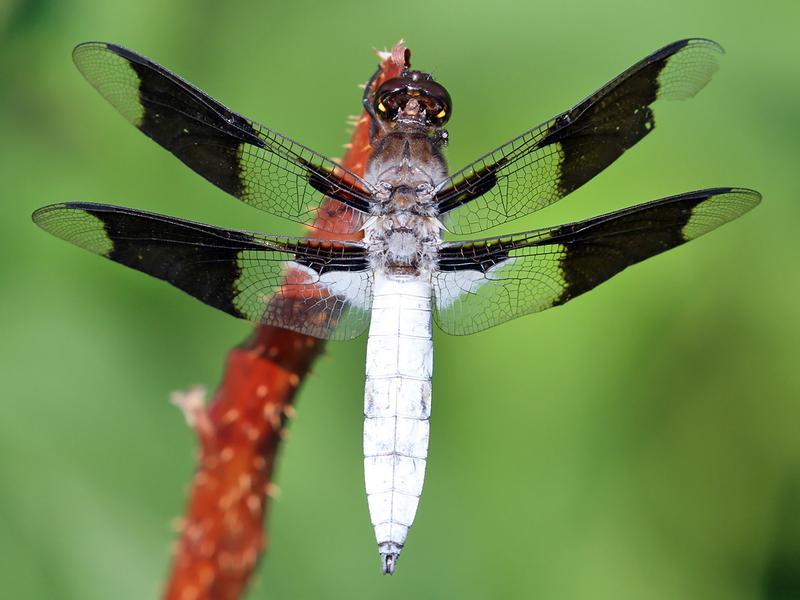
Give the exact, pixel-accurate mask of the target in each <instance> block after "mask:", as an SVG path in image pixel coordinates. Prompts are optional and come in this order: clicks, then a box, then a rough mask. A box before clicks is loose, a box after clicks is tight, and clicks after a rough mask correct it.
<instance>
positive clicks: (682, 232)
mask: <svg viewBox="0 0 800 600" xmlns="http://www.w3.org/2000/svg"><path fill="white" fill-rule="evenodd" d="M760 200H761V195H760V194H759V193H758V192H755V191H753V190H747V189H742V188H717V189H710V190H701V191H697V192H689V193H686V194H681V195H678V196H672V197H669V198H664V199H661V200H655V201H653V202H648V203H646V204H640V205H638V206H633V207H631V208H627V209H624V210H620V211H617V212H613V213H609V214H606V215H602V216H599V217H594V218H592V219H587V220H585V221H579V222H577V223H570V224H568V225H561V226H558V227H552V228H548V229H540V230H536V231H531V232H528V233H521V234H517V235H514V236H511V237H497V238H488V239H484V240H477V241H472V242H453V243H447V244H444V245H443V246H442V248H441V250H440V255H439V258H438V264H437V270H436V271H435V272H434V274H433V292H434V296H435V300H434V319H435V320H436V323H437V324H438V325H439V327H441V328H442V329H443V330H444V331H445V332H447V333H450V334H454V335H463V334H468V333H474V332H476V331H481V330H483V329H487V328H489V327H493V326H494V325H499V324H500V323H504V322H505V321H509V320H511V319H515V318H517V317H520V316H522V315H526V314H529V313H533V312H538V311H541V310H544V309H546V308H550V307H552V306H558V305H560V304H564V303H565V302H567V301H569V300H571V299H572V298H575V297H576V296H579V295H580V294H583V293H584V292H587V291H589V290H591V289H592V288H594V287H595V286H597V285H599V284H601V283H602V282H604V281H606V280H607V279H609V278H611V277H613V276H614V275H616V274H617V273H619V272H620V271H622V270H624V269H625V268H626V267H629V266H631V265H634V264H636V263H638V262H640V261H643V260H645V259H646V258H649V257H651V256H654V255H656V254H659V253H661V252H664V251H665V250H669V249H670V248H674V247H675V246H679V245H681V244H683V243H684V242H688V241H689V240H693V239H694V238H696V237H699V236H701V235H703V234H705V233H708V232H709V231H711V230H713V229H716V228H717V227H719V226H720V225H723V224H724V223H727V222H728V221H731V220H733V219H735V218H737V217H739V216H741V215H743V214H744V213H746V212H747V211H748V210H750V209H751V208H753V207H754V206H756V205H757V204H758V203H759V201H760Z"/></svg>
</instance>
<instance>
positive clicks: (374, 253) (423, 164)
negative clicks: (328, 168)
mask: <svg viewBox="0 0 800 600" xmlns="http://www.w3.org/2000/svg"><path fill="white" fill-rule="evenodd" d="M375 146H376V148H375V153H374V155H373V157H372V160H370V162H369V164H368V165H367V169H366V173H365V179H366V180H367V181H368V182H369V183H370V184H371V185H372V186H373V189H374V190H375V195H374V200H375V203H374V204H373V207H372V211H371V212H372V218H371V219H369V221H368V222H367V225H366V226H365V228H364V237H365V241H367V243H368V247H369V253H370V263H371V264H372V266H373V267H374V268H377V269H381V270H386V271H388V272H399V273H402V274H414V273H416V272H419V271H420V270H427V269H429V267H430V265H431V264H432V262H433V261H434V259H435V246H436V245H437V244H438V243H439V242H440V241H441V236H440V232H441V229H442V223H441V221H440V220H439V218H438V213H437V210H436V204H435V197H434V186H435V185H436V183H437V182H439V181H441V180H443V179H444V178H445V177H447V166H446V163H445V161H444V157H443V156H442V154H441V152H440V149H439V147H438V144H437V142H436V141H435V140H434V139H432V138H430V137H429V136H427V135H425V134H423V133H420V132H418V131H413V130H408V129H405V130H402V129H401V130H396V131H393V132H391V133H389V134H387V135H386V136H385V137H383V138H381V139H380V140H378V141H377V142H376V143H375Z"/></svg>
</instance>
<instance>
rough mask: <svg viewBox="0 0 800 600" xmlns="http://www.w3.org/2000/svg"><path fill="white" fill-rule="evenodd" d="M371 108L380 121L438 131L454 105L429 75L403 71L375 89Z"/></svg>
mask: <svg viewBox="0 0 800 600" xmlns="http://www.w3.org/2000/svg"><path fill="white" fill-rule="evenodd" d="M374 108H375V113H376V114H377V115H378V117H379V118H380V119H382V120H383V121H387V122H405V123H408V124H412V125H418V126H423V127H437V128H438V127H442V126H443V125H444V124H445V123H446V122H447V120H448V119H449V118H450V113H451V112H452V109H453V103H452V101H451V100H450V94H448V93H447V90H446V89H444V86H442V85H440V84H438V83H436V82H435V81H434V80H433V77H431V75H430V74H428V73H423V72H422V71H406V72H405V73H403V75H401V76H400V77H394V78H392V79H389V80H387V81H385V82H384V83H383V84H382V85H381V86H380V87H379V88H378V90H377V91H376V92H375V100H374Z"/></svg>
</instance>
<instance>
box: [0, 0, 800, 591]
mask: <svg viewBox="0 0 800 600" xmlns="http://www.w3.org/2000/svg"><path fill="white" fill-rule="evenodd" d="M799 23H800V5H798V3H797V2H795V1H789V0H786V1H774V2H769V3H755V2H753V3H731V2H727V1H723V0H713V1H704V2H697V1H696V0H669V1H663V2H658V3H656V2H647V3H641V4H637V3H631V2H625V1H621V0H606V1H604V2H590V1H587V0H582V1H579V2H556V1H552V0H547V1H543V2H536V3H526V4H525V5H524V6H523V3H518V2H511V1H507V0H496V1H495V2H491V3H487V2H476V1H468V2H467V1H459V2H455V1H452V0H451V1H448V2H436V3H433V2H427V1H426V2H421V1H419V0H406V1H405V2H400V3H385V2H384V3H369V4H363V5H362V4H357V3H352V2H339V3H334V2H330V3H327V4H325V3H312V2H306V1H295V2H292V3H286V2H280V3H279V2H257V1H252V2H228V3H223V2H210V1H204V2H190V1H188V0H172V1H170V2H165V1H164V0H137V1H136V2H125V3H109V2H99V1H89V0H61V1H59V2H56V1H55V0H36V1H27V2H26V1H21V0H18V1H13V0H12V1H10V2H9V0H5V4H0V36H2V37H1V39H0V65H2V68H0V73H1V76H0V132H1V133H0V135H2V141H0V145H1V146H2V148H3V152H2V161H0V176H1V178H0V180H1V181H2V194H3V198H4V209H3V213H2V215H3V216H2V218H1V219H0V227H1V228H2V230H1V233H2V235H0V240H2V241H1V242H0V244H2V247H3V251H2V252H0V281H2V286H3V290H2V294H0V319H2V329H1V330H0V331H2V334H1V335H2V343H0V369H2V383H3V387H4V400H3V401H2V402H0V587H2V592H1V593H0V596H2V597H3V598H25V599H28V598H31V599H34V598H47V599H54V598H59V599H73V598H74V599H78V598H80V599H84V600H88V599H107V598H114V599H117V600H123V599H137V600H141V599H143V598H155V597H157V595H158V592H159V590H160V587H161V585H162V582H163V580H164V578H165V574H166V572H167V565H168V561H169V557H170V543H171V541H172V540H173V533H172V532H171V529H170V520H171V519H172V518H173V517H175V516H177V515H179V514H180V513H181V512H182V509H183V504H184V498H185V492H186V486H187V482H188V481H189V478H190V476H191V473H192V469H193V454H194V438H193V435H192V433H191V432H190V431H189V430H188V429H187V427H186V426H185V424H184V421H183V418H182V417H181V415H180V414H179V413H178V411H177V410H176V409H175V408H174V407H172V406H171V405H170V404H169V403H168V400H167V399H168V394H169V392H170V391H171V390H175V389H182V388H185V387H187V386H189V385H191V384H195V383H206V384H208V385H209V386H210V387H211V388H212V389H213V387H214V386H215V385H216V383H217V381H218V379H219V376H220V373H221V366H222V360H223V357H224V354H225V352H226V351H227V350H228V349H229V348H230V347H231V346H233V345H234V344H235V343H237V342H238V341H239V340H240V339H242V338H243V337H244V336H245V335H246V334H247V332H248V325H247V324H245V323H241V322H237V321H235V320H234V319H231V318H229V317H227V316H225V315H223V314H222V313H219V312H216V311H214V310H212V309H209V308H207V307H205V306H203V305H201V304H200V303H197V302H196V301H194V300H192V299H190V298H188V297H186V296H184V295H182V294H180V293H178V292H176V291H175V290H173V289H171V288H170V287H168V286H167V285H164V284H162V283H160V282H157V281H155V280H151V279H148V278H146V277H145V276H143V275H140V274H138V273H135V272H132V271H128V270H126V269H123V268H121V267H119V266H118V265H114V264H112V263H110V262H107V261H103V260H100V259H98V258H96V257H93V256H91V255H89V254H87V253H83V252H81V251H79V250H77V249H75V248H72V247H70V246H68V245H66V244H64V243H63V242H61V241H59V240H56V239H54V238H52V237H49V236H47V235H46V234H44V233H43V232H41V231H39V230H38V229H37V228H35V227H34V226H33V225H32V224H31V222H30V217H29V215H30V213H31V211H33V210H34V209H35V208H37V207H39V206H42V205H44V204H49V203H53V202H59V201H66V200H87V201H98V202H109V203H115V204H121V205H126V206H132V207H136V208H140V209H146V210H152V211H157V212H163V213H167V214H172V215H178V216H182V217H187V218H192V219H197V220H201V221H206V222H209V223H214V224H218V225H224V226H235V227H242V228H249V229H260V230H264V231H270V232H291V233H296V232H298V231H299V230H298V228H296V227H294V226H292V225H290V224H287V223H286V222H282V221H279V220H278V219H273V218H271V217H269V216H268V215H266V214H264V213H259V212H258V211H255V210H252V209H250V208H248V207H246V206H244V205H240V204H238V203H237V202H235V201H233V200H231V199H230V198H228V197H226V196H225V195H224V194H223V193H222V192H220V191H219V190H217V189H215V188H213V187H212V186H211V185H209V184H207V183H206V182H205V181H204V180H202V179H201V178H200V177H198V176H197V175H195V174H194V173H192V172H191V171H189V170H188V169H187V168H185V167H184V166H183V165H181V164H180V163H179V162H178V161H176V160H174V159H173V158H172V157H170V156H169V155H168V154H167V153H165V152H164V151H163V150H161V149H160V148H158V146H156V145H155V144H154V143H152V142H151V141H149V140H148V139H146V138H145V137H144V136H142V135H141V134H139V133H138V132H136V131H135V130H134V129H133V128H132V127H131V126H130V125H129V124H127V123H126V122H125V121H124V119H122V118H121V117H120V116H119V115H118V114H116V113H115V111H114V110H113V109H112V108H111V107H110V106H109V105H107V104H106V103H105V102H104V101H103V100H102V99H101V98H100V96H99V95H98V94H97V93H96V92H95V91H94V90H92V89H91V88H90V87H89V86H88V85H87V84H86V82H85V81H84V80H83V79H82V78H81V77H80V75H79V74H78V72H77V71H76V69H75V68H74V67H73V66H72V64H71V62H70V50H71V48H72V47H73V46H74V45H75V44H76V43H78V42H81V41H85V40H91V39H101V40H108V41H114V42H116V43H119V44H123V45H126V46H129V47H131V48H134V49H136V50H138V51H140V52H142V53H144V54H146V55H148V56H150V57H151V58H153V59H155V60H156V61H157V62H160V63H162V64H164V65H166V66H168V67H169V68H171V69H173V70H175V71H177V72H178V73H180V74H182V75H183V76H185V77H186V78H188V79H189V80H190V81H192V82H194V83H195V84H197V85H199V86H200V87H201V88H203V89H205V90H207V91H208V92H209V93H211V94H212V95H213V96H215V97H217V98H219V99H220V100H222V101H223V102H225V103H226V104H228V105H230V106H232V107H233V108H234V109H236V110H238V111H240V112H242V113H244V114H246V115H248V116H251V117H253V118H255V119H257V120H259V121H263V122H265V123H266V124H267V125H269V126H271V127H273V128H275V129H277V130H278V131H281V132H283V133H286V134H287V135H290V136H292V137H294V138H296V139H298V140H299V141H301V142H303V143H304V144H307V145H309V146H311V147H312V148H314V149H316V150H318V151H320V152H322V153H325V154H328V155H332V156H340V155H341V154H342V153H343V150H342V144H343V143H345V142H346V141H347V139H348V137H349V136H348V132H347V131H346V127H345V117H346V116H347V115H349V114H354V113H356V112H358V109H359V104H358V102H359V97H360V90H358V89H357V87H356V84H357V83H359V82H363V81H364V80H365V79H366V78H367V76H368V75H369V74H370V73H371V72H372V70H373V69H374V67H375V64H376V59H375V58H374V56H373V55H372V53H371V48H372V47H373V46H376V47H381V48H382V47H390V46H391V45H392V44H393V43H394V42H395V41H397V40H398V39H399V38H401V37H403V38H405V39H406V41H407V43H408V45H409V46H410V48H411V49H412V51H413V62H414V65H415V66H416V67H418V68H422V69H425V70H431V71H433V73H434V74H435V75H436V76H437V78H439V79H440V80H441V81H442V82H443V83H444V84H445V85H447V86H448V88H449V90H450V92H451V94H452V96H453V98H454V99H455V113H454V118H453V120H452V121H451V124H450V134H451V140H452V143H451V147H450V150H449V159H450V162H451V165H452V166H453V167H459V166H461V165H463V164H464V163H465V162H467V161H469V160H471V159H473V158H475V157H477V155H479V154H482V153H483V152H485V151H487V150H489V149H491V148H494V147H495V146H497V145H499V144H500V143H502V142H505V141H506V140H507V139H509V138H510V137H512V136H514V135H516V134H517V133H519V132H520V131H522V130H524V129H527V128H528V127H531V126H533V125H534V124H536V123H538V122H540V121H542V120H544V119H546V118H549V117H550V116H552V115H554V114H556V113H557V112H560V111H561V110H564V109H566V108H568V107H569V106H571V105H572V104H573V103H574V102H576V101H578V100H579V99H581V98H582V97H583V96H584V95H586V94H587V93H589V92H591V91H593V90H594V89H596V88H597V87H598V86H599V85H601V84H602V83H604V82H605V81H606V80H607V79H609V78H610V77H612V76H614V75H616V74H617V73H619V72H620V71H622V70H623V69H624V68H626V67H627V66H629V65H630V64H631V63H633V62H634V61H636V60H638V59H639V58H641V57H643V56H644V55H646V54H647V53H649V52H650V51H652V50H655V49H656V48H658V47H660V46H662V45H664V44H666V43H668V42H670V41H673V40H675V39H678V38H682V37H687V36H691V35H701V36H707V37H711V38H714V39H716V40H718V41H720V42H721V43H722V44H723V45H724V46H725V47H726V49H727V55H726V56H725V57H723V59H722V69H721V70H720V72H719V73H718V74H717V76H716V77H715V80H714V81H713V82H712V84H711V85H710V86H709V87H708V88H707V89H706V90H704V91H703V92H702V93H701V94H700V95H699V96H698V97H697V98H695V99H693V100H691V101H689V102H685V103H674V104H670V105H666V106H663V107H662V110H661V115H662V118H661V120H660V125H659V127H658V129H657V132H656V133H655V134H654V135H652V136H650V137H649V138H648V139H646V140H645V141H644V142H642V143H641V144H640V146H638V147H637V148H636V149H635V150H634V151H632V152H630V153H628V154H626V155H625V156H624V157H622V158H621V159H620V160H619V161H618V162H617V163H616V164H615V165H614V166H613V167H612V168H610V169H609V170H608V171H607V172H605V173H603V174H602V175H601V176H599V177H598V178H597V179H595V180H594V181H592V182H591V183H590V184H589V185H587V186H585V187H584V188H583V189H581V190H579V191H578V192H576V193H574V194H573V195H572V196H570V198H569V199H568V200H565V201H563V202H561V203H560V204H559V205H557V206H554V207H552V208H550V209H547V210H545V211H542V212H541V213H538V214H536V215H533V216H531V217H530V218H527V219H525V220H523V221H519V222H516V223H514V224H512V225H511V226H509V227H507V228H506V229H504V230H503V231H506V232H511V231H515V230H524V229H531V228H534V227H538V226H544V225H551V224H557V223H560V222H565V221H570V220H574V219H577V218H580V217H587V216H590V215H594V214H598V213H601V212H603V211H608V210H611V209H615V208H620V207H623V206H627V205H630V204H634V203H637V202H640V201H645V200H650V199H654V198H658V197H662V196H666V195H669V194H673V193H677V192H682V191H687V190H692V189H698V188H703V187H712V186H717V185H743V186H749V187H754V188H756V189H758V190H760V191H761V192H762V193H763V194H764V197H765V201H764V203H763V204H762V205H761V206H760V207H758V208H757V209H756V210H755V211H754V212H753V213H751V214H748V215H747V216H746V217H744V218H743V219H741V220H740V221H737V222H734V223H733V224H730V225H727V226H725V227H724V228H722V229H721V230H719V231H717V232H714V233H712V234H711V235H709V236H708V237H705V238H703V239H702V240H699V241H696V242H693V243H692V244H690V245H688V246H685V247H682V248H680V249H678V250H675V251H672V252H670V253H668V254H667V255H664V256H660V257H658V258H655V259H652V260H651V261H649V262H647V263H646V264H644V265H640V266H637V267H634V268H632V269H631V270H630V271H627V272H626V273H624V274H623V275H621V276H619V277H618V278H616V279H614V281H613V282H611V283H609V284H607V285H604V286H602V287H601V288H599V289H597V290H595V291H593V292H592V293H591V294H589V295H587V296H584V297H582V298H580V299H578V300H576V301H574V302H572V303H570V304H569V305H568V306H567V307H564V308H560V309H558V310H552V311H548V312H545V313H542V314H540V315H536V316H531V317H528V318H525V319H521V320H518V321H514V322H513V324H506V325H504V326H501V327H498V328H496V329H493V330H490V331H487V332H485V333H482V334H478V335H474V336H471V337H464V338H451V337H447V336H445V335H438V334H437V339H436V352H437V353H436V369H435V379H434V413H433V421H432V437H431V447H430V461H429V464H428V477H427V482H426V488H425V492H424V495H423V498H422V502H421V504H420V510H419V513H418V516H417V520H416V524H415V526H414V529H413V530H412V532H411V535H410V538H409V543H408V545H407V547H406V550H405V552H404V553H403V556H402V558H401V560H400V564H399V567H398V572H397V574H396V575H395V576H394V577H392V578H387V577H381V576H380V575H379V572H378V559H377V556H376V551H375V541H374V538H373V533H372V529H371V527H370V524H369V517H368V514H367V505H366V499H365V496H364V491H363V481H362V459H361V427H362V417H361V414H362V402H363V399H362V393H363V390H362V385H363V377H364V350H365V340H364V339H359V340H358V341H355V342H350V343H336V344H330V345H329V346H328V351H327V354H326V356H324V357H323V358H322V360H320V361H319V363H318V364H317V366H316V368H315V370H314V373H313V376H312V377H310V378H309V379H308V380H307V382H306V383H305V385H304V387H303V389H302V392H301V395H300V398H299V405H298V411H299V418H298V419H297V420H296V422H294V423H293V424H292V427H291V434H292V435H291V438H290V441H289V443H288V444H286V446H285V447H284V451H283V454H282V456H281V457H280V463H279V467H278V474H277V483H278V484H279V486H280V488H281V490H282V493H281V495H280V497H279V499H278V500H277V501H276V502H275V503H274V504H273V507H272V510H271V517H270V526H269V535H270V538H271V549H270V551H269V553H268V554H267V555H266V558H265V560H264V561H263V562H262V564H261V566H260V568H259V570H258V578H257V580H256V581H255V583H254V585H253V586H252V588H251V590H250V592H249V596H248V597H249V598H253V599H255V598H282V599H297V598H302V599H304V598H374V597H378V596H380V597H381V598H384V599H386V600H389V599H392V598H409V597H415V598H547V599H558V600H584V599H588V598H591V599H592V600H601V599H614V600H660V599H663V600H675V599H681V600H715V599H720V600H723V599H724V600H745V599H748V600H755V599H769V600H778V599H781V600H788V599H797V598H800V471H798V468H799V467H800V404H799V403H798V400H799V399H800V365H798V343H799V342H800V311H799V310H798V295H800V283H799V282H798V264H800V248H799V247H798V244H797V242H796V240H797V237H798V236H797V231H798V229H797V225H798V223H799V222H800V178H798V166H800V165H799V163H798V157H799V156H800V152H798V149H797V144H798V137H797V136H798V128H797V123H798V118H797V111H798V108H800V77H798V74H800V70H798V59H800V51H798V49H797V44H796V40H797V37H796V36H797V26H798V24H799Z"/></svg>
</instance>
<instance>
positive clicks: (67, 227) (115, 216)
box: [33, 203, 372, 339]
mask: <svg viewBox="0 0 800 600" xmlns="http://www.w3.org/2000/svg"><path fill="white" fill-rule="evenodd" d="M33 220H34V221H35V222H36V224H37V225H39V226H40V227H42V228H43V229H44V230H46V231H48V232H49V233H52V234H53V235H55V236H56V237H59V238H61V239H63V240H66V241H68V242H70V243H72V244H75V245H76V246H80V247H81V248H85V249H86V250H89V251H91V252H94V253H95V254H99V255H101V256H105V257H106V258H109V259H111V260H113V261H115V262H118V263H120V264H123V265H125V266H127V267H130V268H132V269H136V270H137V271H141V272H143V273H147V274H148V275H152V276H153V277H157V278H158V279H163V280H164V281H167V282H169V283H171V284H172V285H174V286H175V287H177V288H179V289H181V290H183V291H184V292H186V293H187V294H190V295H192V296H194V297H195V298H198V299H199V300H201V301H202V302H205V303H206V304H208V305H209V306H213V307H214V308H217V309H219V310H222V311H224V312H226V313H228V314H231V315H233V316H235V317H238V318H241V319H246V320H248V321H253V322H258V323H262V324H266V325H274V326H277V327H284V328H286V329H291V330H294V331H298V332H300V333H304V334H306V335H311V336H314V337H318V338H326V339H350V338H353V337H356V336H358V335H360V334H361V333H362V332H363V331H364V330H365V329H366V327H367V325H368V323H369V316H370V308H371V302H372V277H371V273H370V271H369V270H368V264H367V260H366V254H365V251H364V248H363V247H362V246H361V245H360V244H358V243H348V242H338V241H336V242H328V241H318V240H308V239H303V238H283V237H272V236H266V235H261V234H257V233H251V232H246V231H238V230H232V229H222V228H218V227H212V226H209V225H203V224H201V223H194V222H192V221H184V220H182V219H175V218H172V217H167V216H163V215H157V214H153V213H146V212H141V211H137V210H131V209H127V208H121V207H117V206H108V205H103V204H89V203H68V204H55V205H52V206H47V207H44V208H41V209H39V210H37V211H36V212H35V213H34V214H33Z"/></svg>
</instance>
